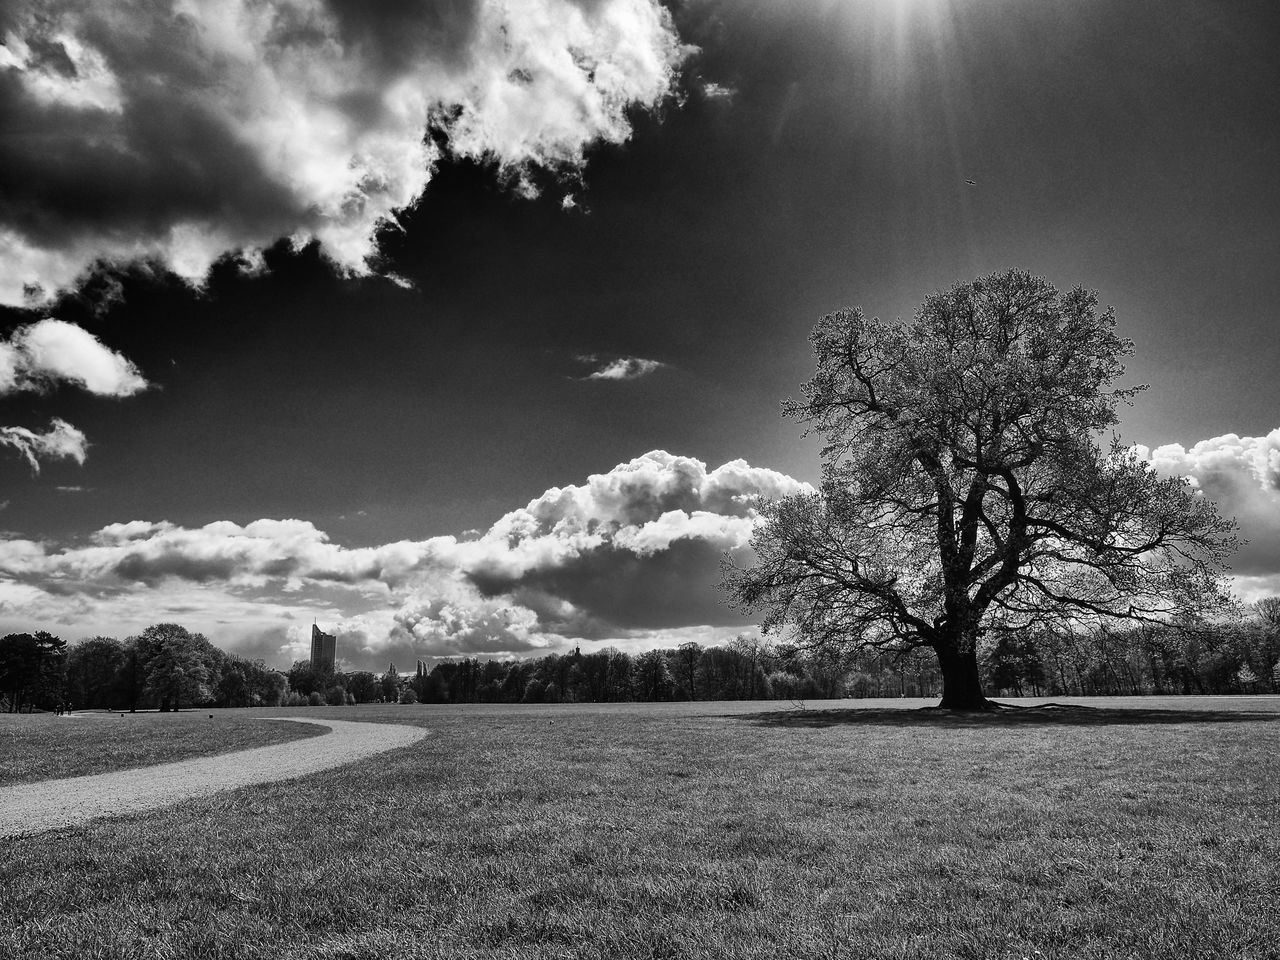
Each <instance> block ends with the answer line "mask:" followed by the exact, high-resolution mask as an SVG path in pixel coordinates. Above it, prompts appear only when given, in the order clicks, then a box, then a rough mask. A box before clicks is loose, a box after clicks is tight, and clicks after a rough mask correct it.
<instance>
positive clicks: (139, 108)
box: [0, 0, 689, 304]
mask: <svg viewBox="0 0 1280 960" xmlns="http://www.w3.org/2000/svg"><path fill="white" fill-rule="evenodd" d="M0 40H2V41H3V45H2V46H0V111H2V112H3V115H4V116H5V118H6V124H7V126H8V127H9V128H10V129H12V130H21V131H22V133H23V135H22V136H11V137H6V138H4V139H3V141H0V259H3V261H4V263H5V270H4V271H3V278H0V302H4V303H8V304H21V303H24V302H30V300H31V298H32V296H35V297H36V298H37V299H47V298H48V297H49V296H51V295H52V294H53V293H54V292H55V291H58V290H62V289H67V288H70V287H73V286H74V285H75V284H76V283H77V282H78V281H79V280H81V279H83V277H84V275H85V272H86V271H87V270H88V269H89V268H90V267H92V266H93V265H94V264H95V263H100V262H106V263H122V262H132V261H150V262H155V263H158V264H161V265H163V267H165V268H167V269H169V270H172V271H173V272H174V273H176V274H178V275H179V276H182V277H184V278H186V279H187V280H189V281H191V282H193V283H197V284H198V283H200V282H201V281H202V280H203V278H204V277H205V276H206V274H207V272H208V269H209V267H210V265H211V264H212V263H213V262H214V261H215V260H216V259H218V258H219V257H220V256H222V255H224V254H227V253H231V254H239V255H242V256H244V257H246V258H247V259H248V260H249V261H254V260H255V259H256V251H259V250H260V249H261V248H263V247H265V246H268V245H270V244H271V243H273V242H275V241H276V240H277V239H279V238H281V237H288V238H292V240H293V241H294V243H295V244H305V243H307V242H309V241H312V240H316V241H319V243H320V245H321V249H322V250H323V252H324V253H325V254H326V255H327V256H328V257H329V258H331V260H332V261H333V262H334V263H335V264H337V265H338V267H340V268H341V269H342V270H344V271H349V272H351V273H357V274H358V273H365V272H367V271H368V270H369V264H368V258H369V257H370V256H371V255H373V254H374V253H375V252H376V249H375V247H376V242H375V234H376V231H377V230H378V229H379V227H380V226H382V225H384V224H388V223H394V221H395V217H396V214H397V213H398V212H399V211H402V210H404V209H406V208H407V207H410V206H412V205H413V204H414V203H415V202H416V201H417V199H418V198H419V197H420V196H421V195H422V193H423V191H424V189H425V188H426V186H427V183H428V181H429V179H430V176H431V168H432V164H433V163H434V162H435V161H436V160H437V159H438V157H439V156H440V153H441V151H442V150H444V151H448V152H449V153H451V154H452V155H454V156H458V157H466V158H473V159H477V160H481V161H484V162H491V163H493V164H495V165H496V166H497V168H498V171H499V175H500V176H501V177H502V178H503V179H504V180H506V181H507V182H509V183H511V184H512V185H513V188H514V189H515V190H516V192H518V193H521V194H524V195H532V194H536V193H537V187H536V186H535V185H534V183H533V182H532V179H531V176H530V172H531V170H532V169H533V168H535V167H540V168H546V169H551V170H554V171H559V172H567V171H570V170H571V169H573V168H576V167H578V166H580V165H581V164H582V163H583V161H584V156H585V151H586V149H587V148H588V147H589V146H590V145H592V144H593V143H598V142H606V143H621V142H623V141H624V140H626V139H627V137H628V136H629V135H630V125H629V123H628V120H627V111H628V109H630V108H632V107H635V106H639V107H654V106H656V105H658V104H659V103H660V102H661V101H662V100H663V99H664V98H665V97H666V96H667V95H668V94H669V93H670V91H671V90H672V86H673V83H674V81H675V78H676V72H677V70H678V68H679V66H680V64H681V63H682V61H683V60H684V58H685V57H686V56H687V54H688V50H689V48H686V47H685V46H683V45H682V44H681V43H680V41H679V39H678V37H677V36H676V33H675V30H674V27H673V25H672V20H671V17H670V15H669V14H668V12H667V11H666V10H665V8H664V7H663V6H662V5H661V4H660V3H659V2H658V0H591V2H581V0H529V2H521V3H506V2H503V0H459V2H456V3H439V4H437V3H421V4H419V3H407V2H403V0H394V2H390V3H377V4H369V3H360V2H357V0H168V2H159V3H153V4H135V3H129V2H126V0H65V2H60V3H58V4H55V5H52V6H51V5H49V4H47V3H44V2H41V0H18V2H16V3H13V4H10V5H8V6H7V7H6V9H5V11H4V12H3V13H0ZM429 130H432V131H434V132H435V134H436V136H434V137H432V136H428V135H427V134H428V131H429ZM36 286H38V287H39V288H40V289H41V291H42V293H33V288H34V287H36Z"/></svg>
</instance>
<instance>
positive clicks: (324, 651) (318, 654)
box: [311, 623, 338, 673]
mask: <svg viewBox="0 0 1280 960" xmlns="http://www.w3.org/2000/svg"><path fill="white" fill-rule="evenodd" d="M337 653H338V638H337V637H335V636H334V635H333V634H331V633H325V632H324V631H323V630H321V629H320V628H319V627H317V626H316V625H315V624H314V623H313V624H312V625H311V665H312V666H313V667H315V668H316V669H318V670H323V671H325V672H326V673H333V664H334V660H335V659H337Z"/></svg>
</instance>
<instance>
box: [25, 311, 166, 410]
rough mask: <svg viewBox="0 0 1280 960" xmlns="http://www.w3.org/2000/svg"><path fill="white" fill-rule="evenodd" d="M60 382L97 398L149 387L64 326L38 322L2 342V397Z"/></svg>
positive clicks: (129, 367)
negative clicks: (74, 385) (75, 386)
mask: <svg viewBox="0 0 1280 960" xmlns="http://www.w3.org/2000/svg"><path fill="white" fill-rule="evenodd" d="M59 382H62V383H72V384H76V385H77V386H80V387H83V388H84V389H85V390H87V391H88V392H89V393H93V394H96V395H98V396H101V397H128V396H132V395H133V394H135V393H138V392H139V391H141V390H145V389H146V387H147V381H146V380H145V379H143V377H142V374H141V373H139V372H138V368H137V367H135V366H134V365H133V364H132V363H131V362H129V361H128V360H127V359H125V358H124V357H123V356H121V355H120V354H118V353H116V352H114V351H113V350H110V349H108V348H107V347H105V346H103V344H102V343H101V341H99V340H98V338H97V337H95V336H94V335H93V334H91V333H89V331H87V330H85V329H83V328H82V327H77V326H76V325H75V324H74V323H67V322H66V321H65V320H54V319H51V318H50V319H44V320H40V321H38V322H36V323H32V324H28V325H26V326H22V327H18V329H17V330H15V331H14V332H13V333H12V334H11V335H10V337H9V339H8V340H0V396H2V395H4V394H7V393H17V392H19V391H24V390H43V389H46V388H47V387H49V386H50V385H52V384H54V383H59Z"/></svg>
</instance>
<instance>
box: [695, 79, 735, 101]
mask: <svg viewBox="0 0 1280 960" xmlns="http://www.w3.org/2000/svg"><path fill="white" fill-rule="evenodd" d="M737 93H738V91H737V90H735V89H734V88H733V87H728V86H725V85H724V84H722V83H716V82H715V81H714V80H711V81H708V82H707V83H704V84H703V85H702V95H703V96H704V97H706V99H708V100H726V101H732V100H733V98H734V97H735V96H736V95H737Z"/></svg>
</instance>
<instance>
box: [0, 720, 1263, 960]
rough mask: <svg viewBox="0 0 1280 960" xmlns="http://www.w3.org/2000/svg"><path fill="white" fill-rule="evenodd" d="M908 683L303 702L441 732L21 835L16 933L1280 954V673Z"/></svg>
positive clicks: (938, 953)
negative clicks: (1195, 686)
mask: <svg viewBox="0 0 1280 960" xmlns="http://www.w3.org/2000/svg"><path fill="white" fill-rule="evenodd" d="M914 705H916V704H912V703H909V702H908V703H903V702H895V703H891V704H888V703H881V704H874V703H871V704H869V703H866V702H863V703H860V704H854V703H852V702H848V701H846V702H845V703H844V704H841V705H839V706H841V707H842V708H852V707H860V708H861V709H848V710H846V709H841V710H839V711H834V710H826V709H810V710H807V711H802V712H796V711H792V712H787V713H776V712H775V713H768V712H761V711H768V710H774V711H776V710H777V709H778V707H779V705H778V704H692V705H690V704H669V705H656V706H641V705H634V706H631V705H615V706H601V707H591V706H579V707H496V706H495V707H485V706H470V707H424V706H414V707H385V708H368V707H361V708H358V709H352V708H347V709H341V708H333V709H324V710H321V709H315V710H299V711H297V712H298V714H299V715H301V716H319V715H325V714H329V715H332V716H334V717H340V718H343V719H383V720H388V721H395V722H401V723H405V722H409V723H417V724H423V725H426V726H427V727H428V728H430V730H431V731H432V734H433V735H432V736H430V737H428V738H427V739H426V740H424V741H423V742H422V743H421V744H420V745H418V746H417V747H415V748H412V749H409V750H404V751H399V752H396V753H391V754H385V755H382V756H379V757H375V758H371V759H370V760H367V761H363V762H361V763H359V764H355V765H352V766H350V767H346V768H342V769H338V770H334V771H331V772H329V773H326V774H322V775H317V776H314V777H310V778H307V779H306V780H302V781H295V782H292V783H281V784H275V785H269V786H262V787H258V788H253V789H250V790H244V791H239V792H236V793H233V794H226V795H223V796H221V797H218V798H215V799H212V800H207V801H198V802H190V803H187V804H184V805H181V806H179V807H176V808H173V809H172V810H170V811H167V812H164V813H162V814H150V815H146V816H137V817H134V818H125V819H120V820H114V821H104V822H100V823H97V824H94V825H91V826H89V827H87V828H83V829H77V830H72V831H65V832H62V833H55V834H47V835H44V836H39V837H32V838H27V839H21V840H12V841H2V842H0V851H2V854H3V855H2V856H0V861H2V863H0V956H4V957H8V956H15V957H18V956H20V957H148V958H150V957H157V958H165V957H175V958H176V957H228V958H230V957H236V958H242V957H262V958H267V957H272V958H276V957H326V958H353V960H355V958H370V960H372V958H391V957H396V958H400V957H519V958H524V957H530V958H544V957H545V958H551V957H599V958H605V957H706V958H711V957H778V958H782V957H794V958H808V957H815V958H821V957H913V958H914V957H918V958H926V957H927V958H935V957H971V958H988V957H991V958H995V957H1009V958H1022V957H1027V958H1039V957H1045V958H1079V957H1117V958H1118V957H1133V958H1147V957H1170V958H1174V957H1177V958H1184V957H1204V958H1208V957H1214V958H1218V957H1233V958H1237V957H1238V958H1250V957H1253V958H1271V957H1276V956H1277V955H1280V917H1278V915H1277V911H1276V906H1275V905H1276V902H1277V896H1278V895H1280V830H1278V829H1277V824H1280V777H1277V776H1276V758H1277V756H1278V755H1280V701H1277V700H1275V699H1266V698H1258V699H1254V700H1244V699H1224V700H1212V701H1210V700H1199V701H1186V702H1184V701H1176V700H1175V701H1156V700H1151V699H1144V700H1140V701H1132V702H1129V703H1121V702H1117V701H1106V708H1105V709H1096V710H1083V709H1075V710H1067V711H1028V712H1020V713H1015V714H1014V715H1012V716H998V717H991V718H982V719H977V720H972V721H968V720H966V721H960V722H957V721H956V720H954V719H950V718H944V717H939V716H936V715H931V714H921V713H917V712H913V711H909V710H903V709H900V708H901V707H904V706H914ZM782 706H784V707H785V706H786V705H782ZM811 706H824V707H825V706H830V705H811ZM1120 707H1131V708H1132V709H1131V710H1129V711H1125V710H1123V709H1117V708H1120ZM284 712H286V713H288V712H291V711H284ZM247 715H251V714H250V713H249V712H247V711H246V712H240V713H236V712H231V713H229V714H225V715H224V714H219V715H218V717H217V718H215V720H214V721H211V722H214V723H233V722H235V721H236V719H237V718H238V717H244V716H247ZM166 719H167V718H164V717H155V718H152V721H153V722H156V723H161V724H162V723H164V722H165V720H166ZM85 729H86V730H87V729H88V728H85Z"/></svg>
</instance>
